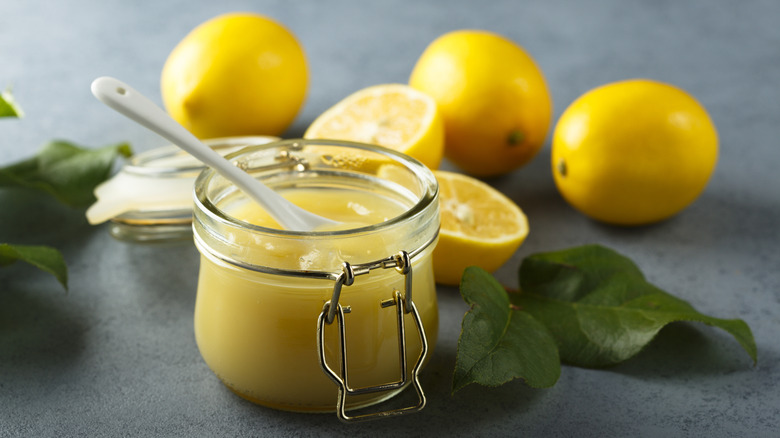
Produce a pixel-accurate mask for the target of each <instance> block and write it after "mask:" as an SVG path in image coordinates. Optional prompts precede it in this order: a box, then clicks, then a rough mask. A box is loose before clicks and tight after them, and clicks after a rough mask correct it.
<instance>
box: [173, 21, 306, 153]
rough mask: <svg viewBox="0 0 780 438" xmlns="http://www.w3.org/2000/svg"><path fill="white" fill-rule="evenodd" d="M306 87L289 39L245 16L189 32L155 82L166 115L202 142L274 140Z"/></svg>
mask: <svg viewBox="0 0 780 438" xmlns="http://www.w3.org/2000/svg"><path fill="white" fill-rule="evenodd" d="M307 85H308V69H307V65H306V58H305V55H304V52H303V49H302V48H301V46H300V44H299V43H298V41H297V40H296V39H295V37H294V36H293V35H292V33H290V31H288V30H287V29H286V28H285V27H283V26H282V25H281V24H279V23H277V22H276V21H274V20H272V19H270V18H267V17H264V16H261V15H256V14H251V13H230V14H225V15H220V16H218V17H215V18H212V19H211V20H209V21H206V22H205V23H202V24H201V25H199V26H198V27H196V28H195V29H193V30H192V32H190V33H189V34H188V35H187V36H186V37H185V38H184V39H183V40H182V41H181V42H180V43H179V44H178V45H177V46H176V47H175V48H174V49H173V51H172V52H171V54H170V55H169V56H168V59H167V61H166V62H165V66H164V67H163V71H162V78H161V88H162V98H163V103H164V104H165V108H166V109H167V110H168V112H169V113H170V115H171V116H172V117H173V118H174V119H175V120H176V121H178V122H179V123H181V124H182V125H184V126H185V127H186V128H187V129H189V130H190V131H191V132H192V133H193V134H195V135H196V136H198V137H201V138H213V137H225V136H233V135H250V134H252V135H279V134H281V133H282V132H283V131H284V130H285V129H287V127H288V126H289V125H290V124H291V123H292V121H293V119H294V118H295V116H296V115H297V113H298V111H299V110H300V108H301V105H302V104H303V101H304V98H305V96H306V88H307Z"/></svg>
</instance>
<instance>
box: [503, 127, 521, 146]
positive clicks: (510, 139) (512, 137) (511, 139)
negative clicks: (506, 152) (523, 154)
mask: <svg viewBox="0 0 780 438" xmlns="http://www.w3.org/2000/svg"><path fill="white" fill-rule="evenodd" d="M524 138H525V135H523V133H522V132H520V131H519V130H514V131H512V132H510V133H509V136H507V138H506V141H507V143H509V145H510V146H517V145H519V144H520V143H522V142H523V139H524Z"/></svg>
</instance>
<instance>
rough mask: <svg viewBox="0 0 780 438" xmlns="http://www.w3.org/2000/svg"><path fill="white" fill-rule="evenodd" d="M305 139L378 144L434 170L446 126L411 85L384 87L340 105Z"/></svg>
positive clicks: (323, 116)
mask: <svg viewBox="0 0 780 438" xmlns="http://www.w3.org/2000/svg"><path fill="white" fill-rule="evenodd" d="M304 138H318V139H332V140H349V141H356V142H361V143H368V144H376V145H379V146H384V147H388V148H391V149H395V150H397V151H399V152H402V153H404V154H407V155H409V156H411V157H413V158H416V159H417V160H419V161H421V162H422V163H423V164H425V165H426V166H428V167H429V168H431V169H436V168H438V167H439V163H440V162H441V158H442V154H443V149H444V125H443V122H442V119H441V116H440V115H439V111H438V108H437V107H436V102H434V101H433V99H431V98H430V97H429V96H427V95H425V94H424V93H421V92H419V91H417V90H415V89H413V88H411V87H409V86H407V85H403V84H382V85H374V86H371V87H368V88H364V89H361V90H359V91H356V92H355V93H353V94H351V95H349V96H347V97H346V98H344V99H343V100H341V101H340V102H338V103H336V104H335V105H334V106H332V107H331V108H329V109H328V110H326V111H325V112H323V113H322V114H321V115H320V116H319V117H317V118H316V119H315V120H314V122H312V124H311V125H310V126H309V128H308V129H307V130H306V133H305V134H304Z"/></svg>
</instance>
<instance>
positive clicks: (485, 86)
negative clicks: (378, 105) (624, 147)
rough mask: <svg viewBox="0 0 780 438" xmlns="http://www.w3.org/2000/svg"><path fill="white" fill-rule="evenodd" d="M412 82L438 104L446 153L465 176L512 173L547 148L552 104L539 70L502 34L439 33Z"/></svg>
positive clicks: (416, 65)
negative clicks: (443, 130) (545, 146)
mask: <svg viewBox="0 0 780 438" xmlns="http://www.w3.org/2000/svg"><path fill="white" fill-rule="evenodd" d="M409 85H411V86H412V87H414V88H416V89H418V90H421V91H423V92H425V93H427V94H429V95H430V96H432V97H433V98H434V100H436V103H437V104H438V105H439V110H440V111H441V113H442V117H443V119H444V127H445V133H446V134H445V146H444V156H445V157H447V158H448V159H449V160H450V161H452V162H453V163H454V164H456V165H457V166H458V167H460V168H461V169H463V170H464V171H465V172H467V173H470V174H473V175H477V176H492V175H499V174H503V173H507V172H509V171H511V170H513V169H516V168H518V167H520V166H522V165H524V164H525V163H527V162H529V161H530V160H531V159H532V158H533V157H534V156H535V155H536V154H537V152H538V151H539V149H541V147H542V146H543V145H544V142H545V139H546V137H547V131H548V129H549V127H550V118H551V114H552V99H551V97H550V93H549V91H548V89H547V85H546V83H545V80H544V76H543V74H542V71H541V70H540V69H539V67H538V66H537V65H536V63H535V62H534V60H533V59H532V58H531V56H530V55H529V54H528V53H526V52H525V50H523V49H522V48H521V47H520V46H518V45H517V44H515V43H514V42H512V41H510V40H508V39H506V38H504V37H502V36H500V35H498V34H495V33H491V32H485V31H478V30H459V31H454V32H450V33H447V34H444V35H442V36H440V37H439V38H437V39H436V40H434V41H433V42H432V43H431V44H430V45H429V46H428V47H427V48H426V49H425V50H424V51H423V53H422V55H421V56H420V58H419V59H418V60H417V63H416V64H415V66H414V69H413V70H412V73H411V76H410V78H409Z"/></svg>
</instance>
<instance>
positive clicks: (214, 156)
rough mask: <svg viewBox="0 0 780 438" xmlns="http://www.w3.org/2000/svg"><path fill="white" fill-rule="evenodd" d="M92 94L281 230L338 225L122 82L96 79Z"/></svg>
mask: <svg viewBox="0 0 780 438" xmlns="http://www.w3.org/2000/svg"><path fill="white" fill-rule="evenodd" d="M92 94H93V95H95V97H97V98H98V100H100V101H101V102H103V103H104V104H106V105H107V106H109V107H111V108H112V109H114V110H115V111H117V112H119V113H120V114H122V115H124V116H125V117H127V118H129V119H132V120H134V121H135V122H137V123H139V124H141V125H143V126H145V127H146V128H148V129H150V130H152V131H154V132H156V133H157V134H159V135H160V136H162V137H164V138H166V139H167V140H169V141H170V142H171V143H173V144H175V145H177V146H179V147H180V148H182V149H184V150H185V151H187V152H189V153H190V155H192V156H193V157H195V158H197V159H198V160H200V161H201V162H203V163H204V164H206V165H208V166H209V167H211V168H212V169H214V170H215V171H216V172H217V173H219V174H220V175H222V176H223V177H225V178H226V179H228V180H229V181H231V182H232V183H233V184H235V185H236V187H238V188H239V189H240V190H241V191H242V192H244V194H246V195H247V196H249V197H250V198H251V199H253V200H254V201H255V202H257V203H258V204H260V205H261V206H262V207H263V208H264V209H265V210H266V211H267V212H268V213H269V214H270V215H271V217H273V218H274V219H275V220H276V221H277V222H278V223H279V225H281V226H282V227H283V228H284V229H286V230H291V231H313V230H315V229H321V228H333V227H334V226H338V225H339V223H338V222H336V221H333V220H330V219H327V218H324V217H321V216H318V215H316V214H314V213H311V212H309V211H306V210H304V209H302V208H300V207H298V206H297V205H295V204H293V203H291V202H290V201H288V200H287V199H285V198H284V197H282V195H280V194H278V193H277V192H275V191H274V190H272V189H270V188H269V187H268V186H266V185H265V184H263V183H262V182H260V181H258V180H257V179H255V178H253V177H252V176H251V175H249V174H248V173H246V172H244V171H243V170H241V169H239V168H237V167H236V166H234V165H233V164H232V163H231V162H230V161H228V160H227V159H225V158H224V157H222V155H220V154H219V153H217V152H215V151H214V150H213V149H211V148H210V147H208V146H206V145H205V144H203V143H202V142H201V141H200V140H198V138H197V137H195V136H194V135H193V134H192V133H190V132H189V131H188V130H187V129H186V128H184V127H183V126H181V125H180V124H179V123H177V122H176V121H175V120H173V119H172V118H171V117H170V116H169V115H168V114H167V113H166V112H165V111H163V110H162V109H161V108H160V107H158V106H157V105H155V104H154V103H153V102H152V101H151V100H149V99H148V98H146V97H144V96H143V95H142V94H141V93H139V92H137V91H136V90H134V89H133V88H131V87H130V86H128V85H127V84H125V83H123V82H122V81H120V80H118V79H114V78H111V77H107V76H104V77H100V78H97V79H95V80H94V81H93V82H92Z"/></svg>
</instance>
